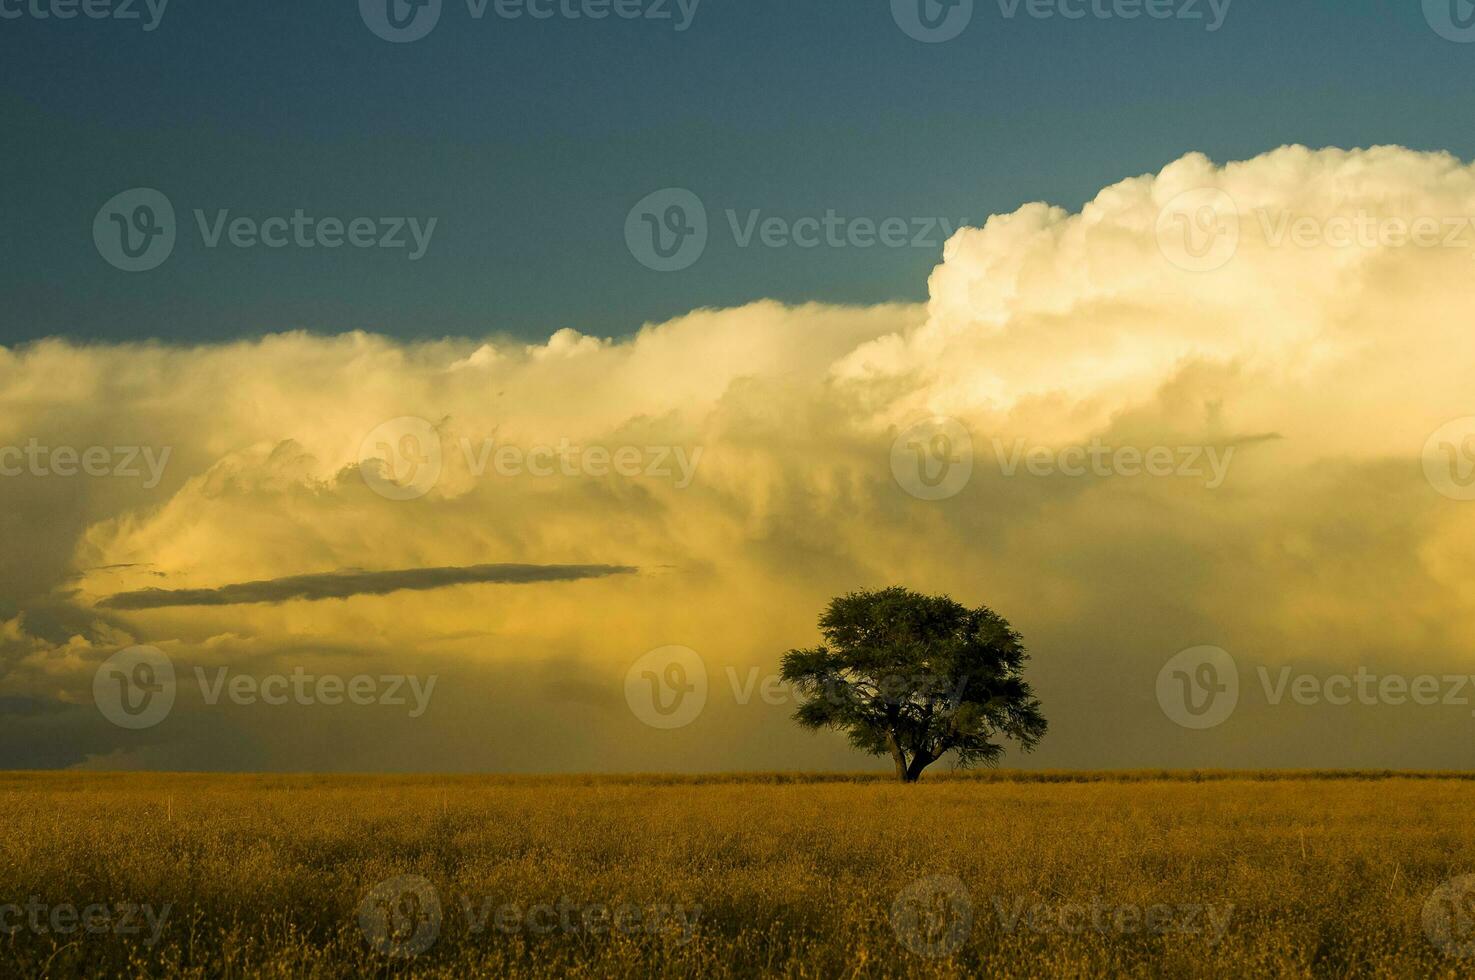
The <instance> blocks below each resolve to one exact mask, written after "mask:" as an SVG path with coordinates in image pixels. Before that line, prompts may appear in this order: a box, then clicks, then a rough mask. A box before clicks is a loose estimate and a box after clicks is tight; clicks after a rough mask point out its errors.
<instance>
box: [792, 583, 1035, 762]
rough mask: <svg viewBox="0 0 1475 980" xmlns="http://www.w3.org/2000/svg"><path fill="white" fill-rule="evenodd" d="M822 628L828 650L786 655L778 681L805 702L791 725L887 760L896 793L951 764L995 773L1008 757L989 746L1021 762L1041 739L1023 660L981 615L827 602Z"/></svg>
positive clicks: (984, 610)
mask: <svg viewBox="0 0 1475 980" xmlns="http://www.w3.org/2000/svg"><path fill="white" fill-rule="evenodd" d="M819 627H820V631H821V632H822V633H823V634H824V637H825V641H826V642H825V643H824V645H822V646H818V647H815V648H813V649H810V650H790V651H789V652H788V653H786V654H784V658H783V670H782V673H783V678H784V680H786V681H788V682H789V683H791V684H793V685H794V687H795V689H796V690H797V691H798V692H799V695H800V696H801V698H802V699H803V700H802V702H801V703H800V705H799V708H798V710H797V711H795V712H794V720H795V721H797V722H798V723H799V724H800V725H803V726H804V727H805V728H814V729H819V728H839V729H842V730H844V731H845V732H846V733H847V734H849V736H850V743H851V744H852V745H854V746H855V747H856V748H858V749H861V750H863V751H865V752H869V753H871V754H872V755H886V754H888V753H889V754H890V756H891V759H892V761H893V762H895V763H896V777H897V778H898V779H900V780H901V781H902V782H906V783H914V782H916V781H917V778H918V777H920V776H921V775H922V770H923V769H926V768H927V767H928V766H930V765H931V764H932V763H934V762H936V761H937V760H938V759H940V758H942V756H943V755H944V754H946V753H948V752H952V753H954V757H955V758H956V760H957V764H958V766H959V767H961V768H967V767H969V766H973V765H977V764H979V763H983V764H984V765H989V766H991V765H995V764H996V763H997V762H998V760H999V757H1000V756H1002V755H1003V754H1004V747H1003V746H1002V745H1000V744H998V743H997V742H995V741H993V739H994V738H996V737H998V736H1003V737H1005V738H1012V739H1014V740H1015V741H1017V742H1018V743H1019V746H1020V748H1021V749H1023V750H1024V751H1029V750H1030V749H1032V748H1034V747H1035V745H1036V744H1038V743H1039V741H1040V739H1041V738H1042V737H1043V736H1044V734H1045V729H1046V727H1047V726H1046V722H1045V718H1044V716H1043V715H1041V714H1040V702H1039V701H1037V700H1036V699H1035V696H1034V692H1033V691H1031V690H1030V687H1029V684H1027V683H1026V682H1025V681H1024V679H1023V677H1022V673H1023V670H1024V665H1025V663H1026V662H1027V661H1028V660H1029V655H1028V654H1027V653H1025V650H1024V646H1023V645H1022V644H1021V643H1020V636H1019V634H1018V633H1016V632H1014V629H1013V628H1012V627H1011V626H1010V625H1009V623H1008V622H1007V621H1006V620H1005V619H1004V617H1002V616H1000V615H999V614H998V613H996V612H994V611H993V610H992V609H989V608H988V607H987V606H979V607H978V608H977V609H968V608H966V607H965V606H963V605H961V604H959V603H957V602H954V601H953V600H952V599H951V598H949V597H947V596H926V595H920V594H918V593H916V592H912V591H909V590H907V589H903V588H890V589H881V590H880V591H877V592H852V593H850V594H849V595H845V596H841V597H840V598H838V599H832V600H830V604H829V607H828V608H826V609H825V612H824V614H823V615H822V616H820V619H819Z"/></svg>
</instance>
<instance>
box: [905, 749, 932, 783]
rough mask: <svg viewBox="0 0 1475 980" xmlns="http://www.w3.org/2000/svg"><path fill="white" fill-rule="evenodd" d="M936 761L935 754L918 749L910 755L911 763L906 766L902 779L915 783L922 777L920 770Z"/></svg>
mask: <svg viewBox="0 0 1475 980" xmlns="http://www.w3.org/2000/svg"><path fill="white" fill-rule="evenodd" d="M936 761H937V759H936V757H935V756H931V755H928V754H927V753H926V752H923V751H922V750H921V749H918V750H917V753H916V754H915V755H913V756H912V764H911V765H910V766H907V771H906V775H904V776H903V777H902V779H903V780H904V781H906V782H908V783H915V782H916V781H917V780H919V779H921V778H922V770H923V769H926V768H927V767H928V766H930V765H932V763H934V762H936Z"/></svg>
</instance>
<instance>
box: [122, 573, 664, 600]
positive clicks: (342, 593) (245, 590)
mask: <svg viewBox="0 0 1475 980" xmlns="http://www.w3.org/2000/svg"><path fill="white" fill-rule="evenodd" d="M634 571H635V569H634V568H630V567H628V566H625V565H515V564H502V565H467V566H464V567H448V568H404V569H398V570H394V571H386V572H365V571H356V570H355V571H341V572H321V573H318V574H314V575H288V576H286V577H284V578H275V579H267V580H265V581H261V582H238V583H235V584H233V585H222V586H219V587H218V588H214V589H139V590H138V591H136V592H122V593H119V594H118V595H112V596H108V597H107V598H106V599H103V600H102V601H101V602H99V603H98V606H99V607H100V608H103V609H163V608H165V607H167V606H230V605H236V604H238V603H250V602H285V601H287V600H288V599H308V600H314V599H346V598H348V597H349V596H354V595H388V594H389V593H391V592H398V591H400V590H402V589H408V590H425V589H443V588H445V587H447V586H450V585H475V584H486V583H493V582H495V583H502V584H506V583H520V584H522V583H528V582H573V581H577V580H579V579H586V578H602V577H604V576H606V575H625V574H629V573H631V572H634Z"/></svg>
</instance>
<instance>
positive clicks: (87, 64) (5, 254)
mask: <svg viewBox="0 0 1475 980" xmlns="http://www.w3.org/2000/svg"><path fill="white" fill-rule="evenodd" d="M116 2H117V3H122V2H123V0H116ZM396 2H401V0H396ZM503 2H504V3H505V2H506V0H503ZM898 2H900V0H898ZM1432 2H1433V0H1431V3H1432ZM1454 2H1456V3H1458V2H1462V0H1454ZM40 3H41V0H6V3H5V4H4V9H5V10H6V11H14V12H18V13H20V14H21V16H19V17H17V18H13V19H10V18H0V66H3V67H0V72H3V73H4V75H3V77H4V81H5V84H4V85H3V86H0V141H3V144H0V145H3V147H4V158H5V160H6V169H5V178H6V179H5V180H4V181H3V182H0V215H3V216H4V217H3V220H4V222H5V226H6V227H7V228H8V229H10V233H8V234H6V235H5V236H4V238H3V242H0V249H3V251H0V290H3V295H4V296H5V297H6V299H7V303H6V310H5V315H4V317H3V319H0V343H7V344H16V343H23V342H25V341H29V340H34V339H37V338H40V337H48V336H57V335H63V336H67V337H71V338H74V339H77V340H80V341H86V340H109V341H119V340H136V339H142V338H155V339H159V340H162V341H167V342H171V343H185V344H187V343H193V342H197V341H202V340H209V341H214V340H225V339H235V338H241V337H255V336H261V335H263V334H268V333H275V332H280V331H285V330H297V329H302V330H309V331H312V332H315V333H325V334H335V333H339V332H342V331H345V330H355V329H361V330H367V331H372V332H375V333H382V334H385V335H388V336H393V337H399V338H407V339H408V338H415V339H425V338H438V337H443V336H477V337H479V336H485V335H488V334H507V335H511V336H513V337H516V338H519V339H524V340H537V339H542V338H546V337H547V336H549V335H551V334H552V333H553V332H555V331H556V330H559V329H562V328H564V327H571V328H574V329H578V330H580V331H581V332H585V333H589V334H591V335H595V336H599V337H620V336H629V335H631V334H633V333H634V332H635V331H637V330H638V329H639V328H640V326H641V325H642V324H644V323H647V322H660V321H663V320H666V319H669V318H671V317H673V316H678V315H680V314H682V313H685V312H687V311H689V310H692V309H696V308H700V307H707V306H711V307H729V306H735V305H740V304H742V303H746V302H751V301H754V300H759V299H777V300H780V301H783V302H791V303H797V302H806V301H819V302H830V303H879V302H888V301H902V302H918V301H921V300H923V299H925V297H926V277H927V273H928V272H929V270H930V269H931V268H932V266H933V265H935V264H936V263H937V261H938V260H939V259H940V257H941V252H942V249H941V242H942V236H940V235H927V236H922V238H921V240H920V241H919V242H918V243H917V244H916V245H913V244H912V243H911V241H909V242H908V243H907V245H906V246H904V247H894V248H887V247H872V248H865V249H862V248H843V249H842V248H815V249H801V248H798V247H796V246H789V247H780V248H774V247H762V246H758V245H753V244H751V243H750V244H749V246H748V247H740V246H739V245H738V244H737V242H736V240H735V236H734V235H733V234H732V232H731V230H730V226H729V222H728V221H727V220H726V212H727V211H728V210H733V211H736V212H738V214H739V215H740V219H741V220H740V222H739V225H740V227H741V225H742V223H743V222H744V221H746V220H747V216H748V215H749V214H750V213H751V212H753V211H755V210H756V211H759V212H761V213H762V214H763V215H764V216H769V215H778V216H782V217H784V218H786V219H789V220H793V219H795V218H798V217H800V216H803V215H815V214H818V215H823V214H824V213H825V212H827V211H829V210H831V209H833V210H834V211H836V212H837V213H838V214H840V215H843V216H847V217H869V218H872V219H874V220H882V219H884V218H887V217H891V216H902V217H908V218H910V217H928V218H935V219H946V220H948V221H951V222H953V223H954V224H956V223H959V222H961V221H963V220H964V219H966V220H967V221H968V222H970V223H978V222H981V221H982V220H983V219H984V218H986V217H987V216H988V215H990V214H995V213H1004V212H1008V211H1012V210H1014V209H1015V208H1017V207H1018V206H1020V205H1021V204H1024V203H1027V202H1030V201H1036V200H1046V201H1050V202H1052V203H1056V204H1060V205H1062V206H1066V207H1071V208H1078V207H1079V206H1080V205H1081V204H1082V203H1084V202H1085V201H1086V200H1088V199H1089V198H1090V197H1092V196H1093V195H1094V194H1095V192H1096V190H1098V189H1099V188H1100V187H1103V186H1105V185H1107V184H1109V183H1112V182H1114V181H1116V180H1120V179H1122V178H1124V177H1128V176H1133V175H1137V174H1141V173H1147V172H1150V171H1156V170H1158V169H1160V168H1161V167H1163V166H1164V165H1166V164H1167V163H1169V162H1171V161H1172V160H1174V159H1176V158H1177V157H1179V156H1180V155H1182V154H1183V153H1184V152H1186V151H1189V150H1198V151H1202V152H1204V153H1207V154H1208V155H1210V156H1211V157H1212V158H1214V159H1216V160H1229V159H1244V158H1246V157H1249V156H1253V155H1255V154H1257V153H1260V152H1263V151H1264V150H1267V149H1271V148H1273V147H1276V146H1280V145H1282V144H1286V143H1304V144H1307V145H1311V146H1327V145H1331V146H1342V147H1355V146H1369V145H1375V144H1380V143H1396V144H1400V145H1404V146H1409V147H1412V148H1416V149H1426V150H1447V151H1450V152H1453V153H1456V154H1458V155H1461V156H1464V157H1468V156H1470V155H1471V154H1472V153H1475V135H1472V133H1475V127H1472V126H1471V125H1470V123H1471V121H1472V114H1475V110H1472V109H1471V107H1470V105H1469V100H1468V99H1467V98H1466V97H1465V91H1466V88H1467V85H1466V82H1467V80H1468V77H1469V62H1470V57H1471V49H1470V47H1469V46H1468V45H1465V44H1460V43H1454V42H1451V41H1448V40H1445V39H1444V38H1443V37H1441V36H1440V35H1439V34H1437V33H1436V32H1435V31H1434V30H1433V29H1431V27H1430V20H1429V19H1428V18H1427V17H1426V16H1425V14H1424V12H1423V11H1422V10H1421V9H1420V5H1419V3H1417V2H1407V3H1395V2H1392V0H1387V2H1370V0H1343V2H1326V0H1324V2H1313V0H1295V2H1266V0H1233V2H1232V3H1230V4H1228V5H1227V9H1226V8H1225V7H1220V8H1218V9H1219V11H1220V12H1219V13H1218V14H1216V13H1215V8H1213V7H1211V6H1210V5H1209V3H1208V0H1198V2H1196V3H1191V4H1190V0H1182V3H1180V4H1175V5H1173V7H1172V10H1173V12H1174V13H1175V14H1177V13H1182V14H1184V15H1185V16H1184V18H1182V19H1179V18H1178V17H1176V16H1175V17H1174V18H1173V19H1164V20H1156V19H1149V18H1137V19H1123V18H1121V17H1115V16H1114V17H1110V18H1105V19H1102V18H1097V17H1095V16H1088V17H1084V18H1080V19H1069V18H1068V17H1067V16H1065V15H1066V14H1068V13H1071V12H1073V11H1075V10H1076V9H1078V7H1079V3H1076V2H1074V0H1065V6H1064V7H1063V8H1062V7H1059V6H1055V5H1048V4H1047V5H1046V6H1044V7H1041V8H1039V9H1041V10H1042V11H1044V12H1050V13H1051V15H1050V16H1048V17H1034V16H1030V14H1029V11H1030V9H1032V8H1031V7H1029V6H1014V5H1008V4H1004V3H1003V2H1002V0H991V2H983V0H979V2H978V3H977V4H976V6H974V7H973V10H972V16H971V20H970V21H969V22H968V24H967V26H966V28H965V29H964V30H962V31H961V32H960V33H959V34H958V35H957V36H956V37H954V38H952V39H951V40H948V41H945V42H942V43H922V42H919V41H917V40H915V39H913V38H912V37H910V36H908V35H907V34H906V33H905V32H904V31H903V30H902V29H901V28H900V27H899V26H898V19H897V17H896V16H895V14H894V12H893V10H892V9H891V5H890V4H889V3H888V2H887V0H860V2H845V3H841V2H816V0H702V2H700V3H698V4H696V5H695V9H694V11H693V12H691V13H690V14H689V15H687V14H683V12H682V8H680V7H678V6H677V5H676V3H675V0H670V2H669V3H658V2H657V0H648V2H647V3H646V4H644V5H642V6H641V7H640V9H641V10H642V11H646V10H648V11H650V12H652V13H653V14H657V15H659V14H669V15H670V16H669V17H667V18H665V19H662V18H660V17H652V18H649V19H647V18H644V17H642V18H640V19H632V20H627V19H621V18H619V17H610V18H606V19H603V20H590V19H586V18H580V19H570V18H567V17H563V16H557V17H554V18H550V19H542V20H539V19H534V18H532V17H531V16H526V15H525V16H522V17H519V18H516V19H512V18H509V17H499V16H497V13H496V11H497V10H498V8H497V7H496V6H474V7H468V5H467V0H454V2H453V0H446V6H445V9H444V10H443V12H442V13H441V16H440V19H439V20H438V21H437V22H436V23H435V26H434V28H433V29H432V30H430V31H429V32H428V33H426V34H425V35H424V36H423V37H420V38H419V39H417V40H414V41H411V42H406V43H391V42H388V41H385V40H382V39H381V38H380V37H379V36H377V35H376V34H374V33H373V32H372V31H371V30H370V29H369V27H368V26H367V21H366V20H365V17H364V16H363V15H362V12H361V10H360V9H359V8H358V6H357V5H356V4H354V3H353V2H349V0H342V2H334V3H324V4H309V5H303V4H299V5H295V6H293V7H292V8H290V9H288V8H281V9H274V8H272V7H270V6H267V7H263V6H261V5H252V4H223V3H205V2H198V0H195V2H191V0H173V2H172V3H167V4H165V5H164V6H163V9H162V14H161V15H160V16H158V17H157V18H155V17H154V15H153V14H151V13H150V8H148V7H147V6H145V5H144V3H143V0H138V4H137V6H136V7H134V6H130V7H129V8H128V9H127V10H126V11H125V12H126V13H128V14H135V13H136V14H138V15H139V16H138V17H137V19H104V20H92V19H88V18H85V17H78V18H73V19H67V20H57V19H55V18H51V17H47V18H44V19H42V18H38V17H36V16H34V15H33V14H32V13H31V9H32V5H33V4H40ZM371 6H372V5H371ZM903 6H905V5H903ZM41 9H42V10H46V9H47V8H46V7H45V5H42V7H41ZM512 9H514V10H517V9H526V8H525V7H514V8H512ZM538 9H544V8H542V7H539V8H538ZM553 9H555V10H556V9H557V8H553ZM687 9H688V10H690V9H691V8H687ZM1086 9H1089V8H1086ZM1106 9H1108V10H1109V9H1112V8H1106ZM473 10H481V11H482V16H481V17H480V18H477V17H475V16H473V14H472V11H473ZM1007 11H1012V16H1009V15H1007V14H1006V12H1007ZM1195 17H1196V18H1197V19H1194V18H1195ZM151 25H153V29H152V30H148V29H147V28H148V27H149V26H151ZM1211 27H1216V28H1217V29H1214V30H1210V28H1211ZM682 28H684V29H682ZM134 187H151V188H155V189H157V190H159V191H160V192H162V193H163V194H164V195H165V196H166V197H167V198H168V199H169V200H170V201H171V202H172V203H173V205H174V207H175V208H176V209H177V211H178V213H179V215H180V218H181V223H182V225H183V230H182V232H181V234H180V237H179V240H178V241H177V243H176V246H175V249H174V252H173V254H172V255H171V256H170V259H169V261H168V262H167V264H164V265H161V266H160V267H158V268H157V269H155V270H153V271H152V272H151V273H150V274H148V275H139V274H127V273H123V272H120V271H118V270H116V269H114V268H112V267H111V266H109V265H107V264H106V263H102V262H99V256H98V254H97V251H96V249H95V248H94V245H93V242H92V239H91V236H90V235H89V234H88V229H89V228H90V227H91V222H92V219H93V216H94V215H95V213H96V212H97V210H98V209H99V208H100V207H101V206H102V205H103V203H104V202H106V201H107V200H108V199H109V198H111V197H112V196H113V195H115V194H117V193H119V192H121V191H124V190H126V189H129V188H134ZM667 187H680V188H687V189H689V190H691V191H692V192H693V193H695V194H697V195H698V196H699V197H700V199H701V200H702V201H703V202H704V203H705V205H706V207H707V208H708V210H709V212H710V213H711V215H712V217H713V221H714V224H715V226H716V229H715V230H714V234H713V235H712V237H711V240H710V242H709V245H708V248H707V250H706V252H705V254H703V255H702V257H701V259H700V261H698V262H696V263H695V264H694V265H692V266H691V267H689V268H686V269H683V270H681V271H680V272H679V273H659V272H654V271H651V270H650V269H648V268H646V267H645V266H643V265H641V264H640V263H639V262H638V261H636V260H635V259H634V258H633V257H632V256H631V254H630V253H629V251H628V250H627V248H626V245H625V236H624V233H623V232H624V225H625V220H626V217H627V215H628V213H629V211H630V209H631V208H632V207H633V206H634V205H635V204H636V203H637V202H638V201H639V200H640V199H642V198H643V197H645V196H646V195H647V194H649V193H651V192H653V191H657V190H660V189H663V188H667ZM298 208H302V209H303V210H304V211H305V212H306V213H307V214H310V215H314V216H323V217H337V218H341V219H344V220H349V219H352V218H354V217H360V216H365V217H373V218H386V217H410V216H417V217H420V218H421V219H423V220H426V221H428V220H429V219H431V218H435V219H437V227H436V229H435V232H434V235H433V237H432V239H431V242H430V246H429V248H428V249H427V250H426V251H425V253H424V254H423V255H422V256H421V257H420V258H418V259H417V260H414V261H410V260H409V259H408V253H409V250H408V249H377V248H374V249H355V248H339V249H337V250H335V251H331V252H330V251H328V250H327V249H323V248H317V249H315V250H307V249H302V248H297V247H289V248H285V249H281V250H271V249H267V248H264V247H261V246H259V245H258V246H257V247H255V248H251V249H241V248H231V247H228V246H225V247H222V246H220V245H217V247H216V248H213V249H212V248H208V247H207V246H206V244H205V242H204V240H203V236H202V234H201V233H200V232H199V230H198V227H197V224H196V222H195V220H194V218H193V215H192V212H193V211H194V210H197V209H198V210H201V211H204V212H206V213H207V214H208V215H209V216H211V218H212V219H213V218H214V217H215V216H217V215H218V214H219V212H221V211H222V210H227V211H229V212H230V213H231V215H232V216H238V215H242V214H244V215H247V216H254V217H255V218H256V219H257V220H264V219H265V218H267V217H269V216H271V215H277V214H282V213H286V214H289V215H290V214H291V213H292V212H294V211H295V210H296V209H298Z"/></svg>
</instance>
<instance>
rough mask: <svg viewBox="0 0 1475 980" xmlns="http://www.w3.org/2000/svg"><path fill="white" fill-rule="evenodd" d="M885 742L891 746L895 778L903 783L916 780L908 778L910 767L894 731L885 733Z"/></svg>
mask: <svg viewBox="0 0 1475 980" xmlns="http://www.w3.org/2000/svg"><path fill="white" fill-rule="evenodd" d="M886 744H887V745H888V746H889V747H890V748H891V761H892V762H894V763H896V778H897V779H898V780H899V781H901V782H903V783H913V782H916V779H914V778H909V775H908V774H909V773H910V772H911V768H910V767H909V766H908V765H907V756H906V753H905V752H903V751H902V750H901V743H900V742H898V741H897V740H896V733H895V732H887V733H886Z"/></svg>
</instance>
